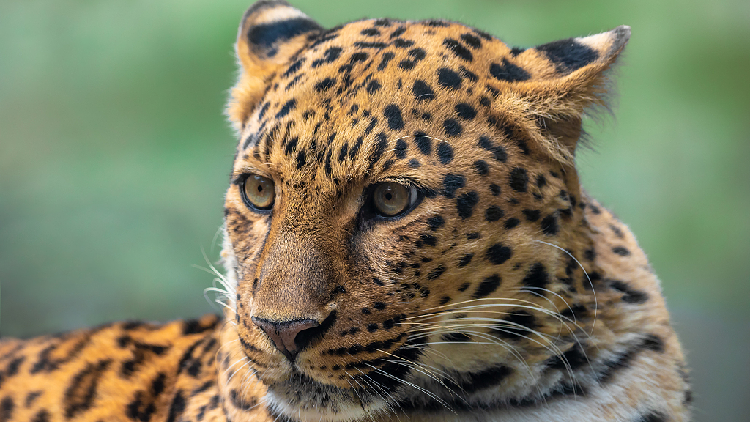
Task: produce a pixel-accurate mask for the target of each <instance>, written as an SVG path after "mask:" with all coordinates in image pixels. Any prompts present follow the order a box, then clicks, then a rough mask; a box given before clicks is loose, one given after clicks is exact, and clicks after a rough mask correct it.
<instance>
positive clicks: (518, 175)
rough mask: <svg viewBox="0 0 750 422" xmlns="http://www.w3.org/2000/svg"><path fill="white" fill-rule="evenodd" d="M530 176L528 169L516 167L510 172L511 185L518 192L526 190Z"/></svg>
mask: <svg viewBox="0 0 750 422" xmlns="http://www.w3.org/2000/svg"><path fill="white" fill-rule="evenodd" d="M528 183H529V176H528V175H527V174H526V169H523V168H521V167H516V168H514V169H513V170H511V172H510V183H509V184H510V187H511V188H512V189H513V190H514V191H516V192H526V189H527V185H528Z"/></svg>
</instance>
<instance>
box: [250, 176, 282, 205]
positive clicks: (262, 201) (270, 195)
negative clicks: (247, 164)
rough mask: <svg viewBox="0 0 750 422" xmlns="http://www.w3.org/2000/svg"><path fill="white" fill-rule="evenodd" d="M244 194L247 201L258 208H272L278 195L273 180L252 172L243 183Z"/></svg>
mask: <svg viewBox="0 0 750 422" xmlns="http://www.w3.org/2000/svg"><path fill="white" fill-rule="evenodd" d="M241 188H242V189H241V191H242V196H243V198H242V199H244V200H245V203H246V204H247V205H248V206H249V207H250V208H254V209H257V210H261V211H264V210H270V209H271V207H272V206H273V200H274V198H275V197H276V190H275V189H274V183H273V180H271V179H269V178H267V177H263V176H258V175H255V174H251V175H250V176H248V177H247V178H245V181H244V182H243V184H242V187H241Z"/></svg>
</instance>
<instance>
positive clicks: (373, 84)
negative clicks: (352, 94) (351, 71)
mask: <svg viewBox="0 0 750 422" xmlns="http://www.w3.org/2000/svg"><path fill="white" fill-rule="evenodd" d="M379 89H380V83H379V82H378V81H377V79H373V80H371V81H370V83H368V84H367V93H368V94H370V95H373V94H375V93H376V92H378V90H379Z"/></svg>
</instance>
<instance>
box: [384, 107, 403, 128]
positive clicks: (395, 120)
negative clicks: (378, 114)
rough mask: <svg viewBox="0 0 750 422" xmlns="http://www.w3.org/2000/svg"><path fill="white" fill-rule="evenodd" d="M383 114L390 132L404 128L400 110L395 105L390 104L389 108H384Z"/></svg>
mask: <svg viewBox="0 0 750 422" xmlns="http://www.w3.org/2000/svg"><path fill="white" fill-rule="evenodd" d="M383 114H384V115H385V118H386V119H387V120H388V127H389V128H391V130H401V129H403V128H404V120H403V118H402V117H401V109H400V108H399V107H398V106H397V105H395V104H391V105H389V106H386V107H385V110H383Z"/></svg>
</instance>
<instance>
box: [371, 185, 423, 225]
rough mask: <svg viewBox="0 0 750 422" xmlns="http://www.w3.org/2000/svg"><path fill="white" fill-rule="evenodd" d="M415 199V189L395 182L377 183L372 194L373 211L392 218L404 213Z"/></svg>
mask: <svg viewBox="0 0 750 422" xmlns="http://www.w3.org/2000/svg"><path fill="white" fill-rule="evenodd" d="M416 199H417V189H416V188H414V187H413V186H404V185H402V184H400V183H395V182H385V183H379V184H377V185H376V186H375V189H374V190H373V192H372V203H373V205H375V209H376V210H377V211H378V213H379V214H381V215H383V216H385V217H393V216H396V215H398V214H400V213H402V212H404V211H405V210H407V209H408V208H409V207H410V206H411V205H413V204H414V202H415V201H416Z"/></svg>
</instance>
